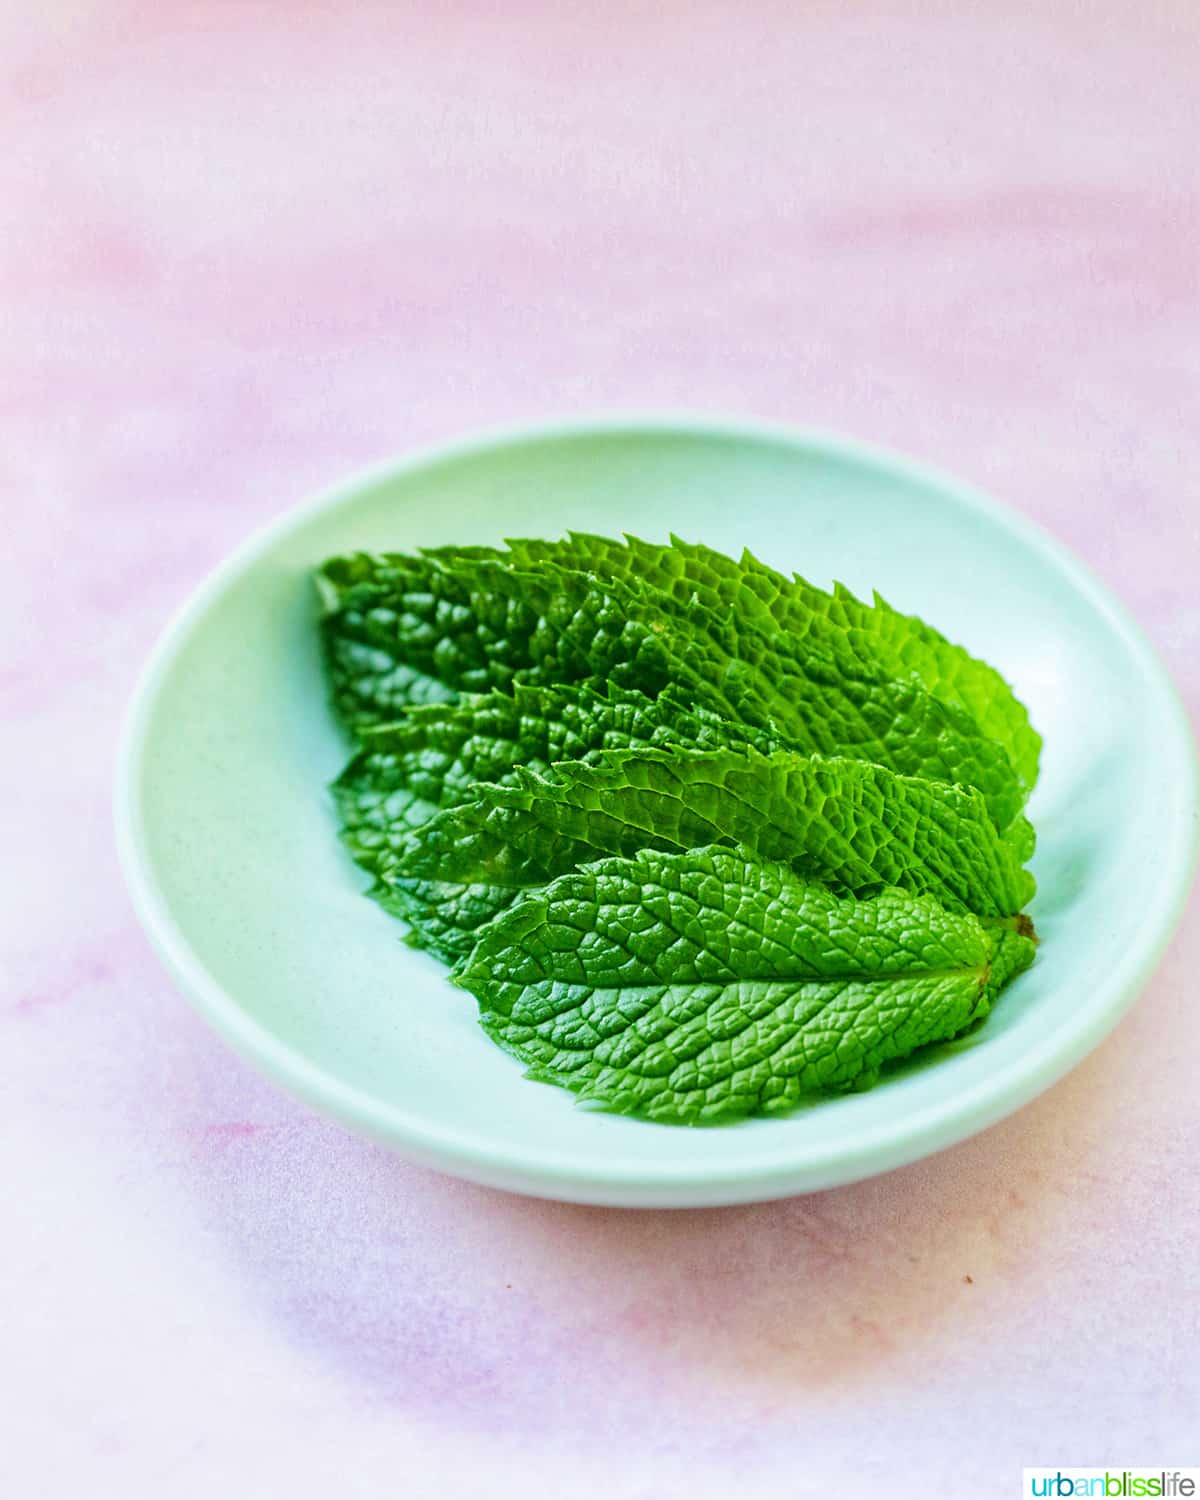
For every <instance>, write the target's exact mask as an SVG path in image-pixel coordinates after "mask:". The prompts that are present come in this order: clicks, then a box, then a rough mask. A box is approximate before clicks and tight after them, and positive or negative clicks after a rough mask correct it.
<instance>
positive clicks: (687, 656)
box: [319, 554, 1026, 828]
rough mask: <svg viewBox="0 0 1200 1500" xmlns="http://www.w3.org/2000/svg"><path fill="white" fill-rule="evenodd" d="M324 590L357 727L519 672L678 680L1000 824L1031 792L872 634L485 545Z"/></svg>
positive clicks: (639, 686) (387, 560) (348, 717)
mask: <svg viewBox="0 0 1200 1500" xmlns="http://www.w3.org/2000/svg"><path fill="white" fill-rule="evenodd" d="M319 586H320V589H321V595H322V599H323V601H324V604H325V609H326V616H325V619H324V622H323V631H324V636H325V644H326V651H327V655H328V659H329V664H330V671H331V676H332V681H333V690H334V702H335V706H336V707H337V709H338V712H339V714H340V716H341V717H342V719H343V721H344V722H345V723H347V725H348V726H349V727H350V728H351V729H352V730H353V731H354V732H356V733H362V732H363V731H365V730H366V729H367V728H368V727H370V726H371V725H373V724H378V723H381V722H386V721H387V720H389V719H393V718H395V717H396V715H397V713H398V711H399V710H400V709H402V708H403V706H404V705H406V704H408V703H410V702H413V701H430V700H432V699H435V698H441V699H448V698H452V697H454V696H456V695H458V694H460V693H463V692H482V691H486V690H489V689H492V688H500V689H502V690H506V691H507V690H511V689H512V687H513V686H514V685H515V684H517V683H520V682H526V683H533V684H552V683H556V682H568V683H569V682H578V681H580V680H585V679H597V678H598V679H602V680H606V681H611V682H613V683H614V684H616V685H617V686H619V687H623V688H633V689H636V690H638V691H641V692H643V693H645V694H646V695H647V696H649V697H657V696H658V694H659V693H661V692H662V691H663V689H664V688H666V687H667V686H668V685H672V684H674V685H675V686H676V687H677V688H678V689H679V690H680V691H681V692H683V693H684V694H685V695H686V697H687V699H688V700H689V701H693V702H695V703H699V704H702V705H704V706H706V707H708V708H710V709H711V710H713V711H714V712H716V713H719V714H720V715H722V716H723V717H725V718H728V719H730V720H735V721H736V720H740V721H742V722H745V723H747V724H750V725H753V726H757V727H760V728H763V729H766V730H768V731H771V732H773V733H776V734H778V735H782V736H784V737H786V738H787V739H788V740H789V741H790V742H791V743H793V744H795V745H797V746H798V747H799V748H801V749H805V750H808V751H811V752H814V753H817V754H822V755H845V756H851V757H854V758H855V759H859V760H863V761H870V762H874V763H878V764H880V765H884V766H887V767H890V768H891V769H892V770H895V771H898V772H900V773H902V774H907V775H915V776H928V777H931V778H935V779H938V780H943V781H950V782H962V783H964V784H967V785H971V786H976V787H978V788H979V789H980V790H981V791H982V792H983V794H984V796H985V797H986V798H987V801H988V805H989V808H990V810H991V814H992V817H993V818H994V820H995V821H996V823H997V825H998V826H999V827H1002V828H1003V827H1006V826H1007V825H1008V824H1009V823H1010V822H1011V821H1012V820H1013V819H1014V818H1015V817H1016V816H1017V815H1018V813H1019V811H1020V808H1021V806H1022V804H1023V801H1024V797H1025V791H1026V788H1025V784H1024V782H1023V781H1022V779H1021V777H1020V776H1019V775H1018V774H1017V771H1016V770H1015V769H1014V766H1013V764H1012V762H1011V760H1010V758H1009V756H1008V753H1007V751H1006V750H1005V749H1004V747H1003V746H1002V745H1000V744H998V743H996V742H995V741H993V740H992V739H990V738H989V737H988V736H987V735H985V734H984V733H983V732H982V731H981V730H980V728H979V726H978V725H977V724H976V722H975V720H974V719H973V718H972V717H971V715H970V714H969V713H968V712H966V711H965V710H964V709H963V708H961V707H959V706H958V705H956V704H953V703H944V702H942V701H941V700H939V699H938V698H936V697H935V696H933V695H932V694H931V693H929V692H927V691H926V690H925V689H924V688H923V687H922V686H921V685H920V684H919V683H918V682H916V681H913V680H897V679H894V678H892V677H891V676H889V674H888V671H887V669H886V667H885V666H884V665H883V664H882V663H881V661H880V660H878V659H877V658H876V656H875V655H873V654H872V651H871V649H869V643H866V644H864V642H865V633H864V632H861V631H860V632H858V635H857V636H853V635H852V633H850V632H842V633H840V634H839V633H838V632H833V634H831V635H830V636H829V640H828V641H823V640H822V639H821V638H820V635H819V632H815V633H814V634H813V635H812V638H811V639H810V638H808V637H807V636H805V635H801V634H800V633H798V632H791V633H788V632H784V631H781V630H777V629H772V630H767V631H764V630H760V629H758V628H757V625H756V624H755V623H754V622H753V621H747V620H745V619H743V618H742V617H740V616H738V615H737V614H736V613H734V612H733V611H731V610H728V609H726V610H724V611H721V612H718V611H716V610H714V609H712V608H708V607H705V606H703V605H702V604H701V603H700V602H699V601H698V600H693V601H692V602H691V603H690V604H680V603H679V602H678V601H674V602H670V601H668V600H667V599H666V598H665V596H664V594H663V591H662V590H657V591H656V590H655V589H653V588H652V587H651V586H649V585H647V584H645V583H634V582H632V581H630V582H626V581H623V580H621V579H617V578H605V579H600V578H598V577H597V576H595V575H588V574H584V573H582V572H579V571H577V570H574V569H570V568H564V567H560V566H557V565H555V564H552V563H543V564H541V565H539V567H538V569H537V571H536V572H533V571H523V570H521V569H517V568H513V567H509V566H507V565H506V564H504V563H502V562H499V561H496V560H494V559H491V558H487V557H483V558H478V557H474V556H471V557H465V558H453V559H449V560H447V561H446V562H445V563H443V562H441V561H439V560H438V559H437V558H432V557H422V558H413V557H407V556H404V555H397V554H386V555H382V556H368V555H365V554H359V555H356V556H353V557H348V558H335V559H332V560H331V561H330V562H328V563H327V564H326V565H325V567H324V568H323V569H322V571H321V574H320V577H319ZM834 646H836V651H835V650H833V647H834Z"/></svg>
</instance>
